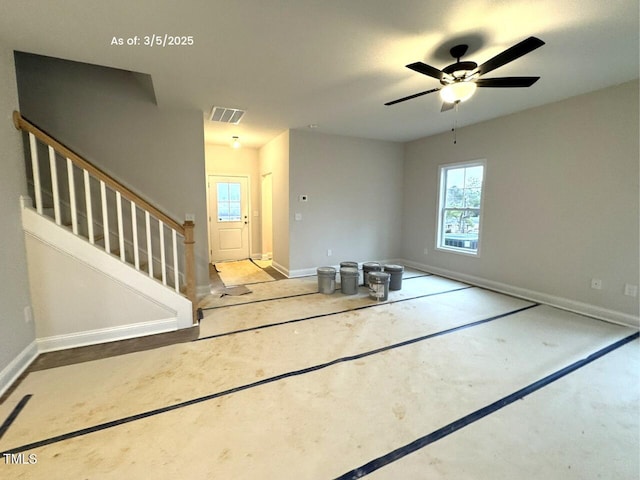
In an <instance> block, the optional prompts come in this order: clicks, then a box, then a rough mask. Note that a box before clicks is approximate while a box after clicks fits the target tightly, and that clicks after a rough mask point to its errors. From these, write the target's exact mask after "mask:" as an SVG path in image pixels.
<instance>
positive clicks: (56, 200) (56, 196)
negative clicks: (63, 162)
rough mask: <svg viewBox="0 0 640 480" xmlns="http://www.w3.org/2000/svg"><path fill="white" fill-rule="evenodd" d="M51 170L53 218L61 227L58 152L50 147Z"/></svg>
mask: <svg viewBox="0 0 640 480" xmlns="http://www.w3.org/2000/svg"><path fill="white" fill-rule="evenodd" d="M49 169H50V170H51V191H52V192H53V217H54V219H55V221H56V224H58V225H60V223H61V222H60V191H59V190H58V169H57V168H56V151H55V150H54V149H53V147H52V146H49Z"/></svg>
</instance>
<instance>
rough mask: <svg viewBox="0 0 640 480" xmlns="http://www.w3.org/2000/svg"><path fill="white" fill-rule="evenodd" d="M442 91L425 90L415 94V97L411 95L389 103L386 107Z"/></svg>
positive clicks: (434, 89)
mask: <svg viewBox="0 0 640 480" xmlns="http://www.w3.org/2000/svg"><path fill="white" fill-rule="evenodd" d="M438 90H440V89H439V88H432V89H431V90H425V91H424V92H420V93H414V94H413V95H409V96H408V97H402V98H399V99H397V100H393V101H392V102H387V103H385V105H395V104H396V103H400V102H404V101H406V100H411V99H412V98H416V97H421V96H422V95H426V94H427V93H433V92H437V91H438Z"/></svg>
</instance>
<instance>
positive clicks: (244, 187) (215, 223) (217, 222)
mask: <svg viewBox="0 0 640 480" xmlns="http://www.w3.org/2000/svg"><path fill="white" fill-rule="evenodd" d="M248 185H249V178H248V177H245V176H218V175H208V177H207V190H208V197H209V261H210V262H211V263H215V262H220V261H226V260H242V259H245V258H249V250H250V249H249V238H250V235H249V228H250V226H249V189H248Z"/></svg>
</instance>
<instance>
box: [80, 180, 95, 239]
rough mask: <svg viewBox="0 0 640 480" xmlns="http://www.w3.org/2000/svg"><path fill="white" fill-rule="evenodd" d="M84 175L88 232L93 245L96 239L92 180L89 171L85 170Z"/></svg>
mask: <svg viewBox="0 0 640 480" xmlns="http://www.w3.org/2000/svg"><path fill="white" fill-rule="evenodd" d="M83 176H84V202H85V204H86V206H87V234H88V235H89V242H91V245H93V244H94V243H95V241H96V239H95V235H94V233H93V209H92V206H91V182H90V179H89V172H88V171H87V170H83Z"/></svg>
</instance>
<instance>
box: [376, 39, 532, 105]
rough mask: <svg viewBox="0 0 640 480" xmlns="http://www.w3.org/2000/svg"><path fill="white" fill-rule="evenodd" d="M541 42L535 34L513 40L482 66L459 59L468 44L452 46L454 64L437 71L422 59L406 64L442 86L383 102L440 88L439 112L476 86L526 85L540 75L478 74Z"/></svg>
mask: <svg viewBox="0 0 640 480" xmlns="http://www.w3.org/2000/svg"><path fill="white" fill-rule="evenodd" d="M542 45H544V42H543V41H542V40H540V39H539V38H536V37H529V38H527V39H526V40H523V41H521V42H520V43H517V44H516V45H514V46H512V47H510V48H508V49H506V50H505V51H504V52H502V53H499V54H498V55H496V56H495V57H493V58H491V59H490V60H487V61H486V62H484V63H483V64H482V65H480V66H478V64H477V63H475V62H470V61H464V62H461V61H460V59H461V58H462V57H463V56H464V54H465V53H466V52H467V49H468V48H469V46H468V45H456V46H455V47H453V48H452V49H451V50H449V53H451V56H452V57H453V58H455V59H456V62H455V63H452V64H451V65H449V66H447V67H445V68H443V69H442V70H439V69H437V68H435V67H432V66H431V65H427V64H426V63H422V62H415V63H411V64H409V65H407V68H410V69H411V70H413V71H415V72H418V73H422V74H423V75H427V76H429V77H433V78H435V79H436V80H440V83H441V84H442V85H443V86H442V87H441V88H432V89H431V90H425V91H424V92H419V93H414V94H413V95H409V96H408V97H403V98H399V99H397V100H393V101H391V102H387V103H385V105H395V104H396V103H400V102H404V101H406V100H411V99H412V98H416V97H420V96H422V95H426V94H428V93H433V92H437V91H440V96H441V98H442V101H443V102H444V103H443V104H442V109H441V110H440V111H441V112H444V111H446V110H451V109H452V108H453V107H454V106H455V105H457V104H458V103H460V102H464V101H466V100H468V99H469V98H471V96H472V95H473V94H474V92H475V91H476V88H477V87H490V88H515V87H530V86H531V85H533V84H534V83H535V82H536V81H538V79H539V78H540V77H499V78H480V77H481V76H483V75H485V74H487V73H489V72H491V71H493V70H495V69H496V68H498V67H501V66H503V65H506V64H507V63H509V62H512V61H514V60H516V59H517V58H520V57H522V56H523V55H526V54H527V53H530V52H532V51H533V50H535V49H536V48H538V47H541V46H542Z"/></svg>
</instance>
